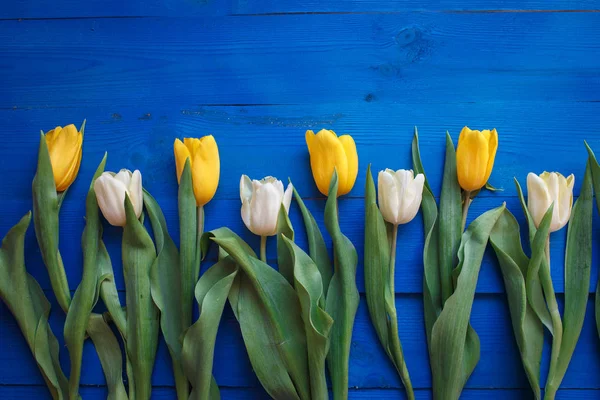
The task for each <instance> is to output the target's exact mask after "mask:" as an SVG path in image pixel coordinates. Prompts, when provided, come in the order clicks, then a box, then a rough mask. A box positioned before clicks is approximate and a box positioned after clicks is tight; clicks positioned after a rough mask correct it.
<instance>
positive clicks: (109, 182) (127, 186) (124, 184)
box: [94, 169, 144, 226]
mask: <svg viewBox="0 0 600 400" xmlns="http://www.w3.org/2000/svg"><path fill="white" fill-rule="evenodd" d="M94 191H95V192H96V198H97V199H98V206H99V207H100V210H101V211H102V214H103V215H104V218H106V220H107V221H108V223H109V224H111V225H113V226H125V224H126V222H127V219H126V216H125V195H127V196H128V197H129V201H131V205H132V206H133V210H134V211H135V215H136V217H138V218H139V217H140V215H142V207H143V204H144V198H143V193H142V174H140V171H138V170H137V169H136V170H135V171H134V172H133V174H132V173H131V171H129V170H127V169H122V170H121V171H119V173H118V174H113V173H112V172H104V173H102V175H100V176H99V177H98V179H96V181H95V182H94Z"/></svg>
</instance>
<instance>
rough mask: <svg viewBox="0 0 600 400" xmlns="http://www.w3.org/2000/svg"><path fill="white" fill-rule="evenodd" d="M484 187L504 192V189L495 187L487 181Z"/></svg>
mask: <svg viewBox="0 0 600 400" xmlns="http://www.w3.org/2000/svg"><path fill="white" fill-rule="evenodd" d="M484 187H485V188H486V190H489V191H490V192H504V189H500V188H497V187H494V186H492V184H491V183H489V182H486V183H485V186H484Z"/></svg>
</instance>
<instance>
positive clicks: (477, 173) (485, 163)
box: [456, 126, 498, 192]
mask: <svg viewBox="0 0 600 400" xmlns="http://www.w3.org/2000/svg"><path fill="white" fill-rule="evenodd" d="M497 149H498V132H496V129H492V130H491V131H489V130H483V131H476V130H471V129H469V128H468V127H467V126H465V127H464V128H463V129H462V131H461V132H460V137H459V138H458V148H457V149H456V168H457V174H458V183H459V184H460V186H461V187H462V188H463V189H464V190H466V191H469V192H471V191H474V190H478V189H481V188H482V187H483V186H484V185H485V184H486V183H487V181H488V179H489V178H490V174H491V173H492V168H493V167H494V158H495V157H496V150H497Z"/></svg>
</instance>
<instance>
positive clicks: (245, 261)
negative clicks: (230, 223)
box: [202, 228, 310, 399]
mask: <svg viewBox="0 0 600 400" xmlns="http://www.w3.org/2000/svg"><path fill="white" fill-rule="evenodd" d="M208 240H212V241H214V242H215V243H217V244H218V245H219V246H220V247H222V248H223V250H225V251H226V252H227V253H228V254H229V255H230V256H231V257H232V258H233V259H234V260H235V262H236V263H237V264H238V266H239V267H240V269H241V272H243V273H240V275H239V276H238V278H236V281H237V284H235V285H234V286H233V288H232V295H230V301H231V305H232V308H233V309H234V312H235V313H236V317H237V318H238V321H239V322H240V327H241V329H242V335H243V336H244V343H245V344H246V349H247V350H248V355H249V356H250V361H251V362H252V366H253V368H254V370H255V372H256V374H257V376H258V378H259V380H260V381H261V383H262V384H263V386H264V387H265V389H266V390H267V392H268V393H269V394H270V395H271V396H272V397H274V398H277V399H292V398H300V399H309V398H310V384H309V378H308V361H307V348H306V338H305V336H304V328H303V324H302V319H301V317H300V304H299V301H298V298H297V296H296V293H295V292H294V289H293V288H292V286H291V285H290V284H289V283H288V282H287V280H286V279H285V278H284V277H283V276H282V275H281V274H280V273H279V272H277V271H276V270H274V269H273V268H271V267H269V266H268V265H267V264H265V263H263V262H262V261H260V260H259V259H257V258H256V255H255V253H254V252H253V251H252V250H251V249H250V247H249V246H248V245H247V244H246V243H245V242H244V241H243V240H242V239H241V238H240V237H239V236H237V235H236V234H235V233H233V232H232V231H231V230H229V229H227V228H220V229H216V230H214V231H211V232H207V233H206V234H204V236H203V238H202V243H203V249H206V247H207V246H208ZM203 251H204V250H203ZM273 352H276V353H278V356H276V355H274V354H266V353H273ZM277 365H279V366H283V371H287V375H288V377H287V378H286V374H285V373H282V371H277V373H275V371H276V370H275V369H273V368H274V367H276V366H277ZM290 383H293V388H295V389H293V390H292V387H290ZM295 392H297V394H294V393H295Z"/></svg>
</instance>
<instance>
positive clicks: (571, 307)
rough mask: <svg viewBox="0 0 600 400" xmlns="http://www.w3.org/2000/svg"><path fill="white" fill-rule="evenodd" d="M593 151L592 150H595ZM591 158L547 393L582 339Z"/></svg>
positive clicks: (570, 239) (570, 247) (569, 249)
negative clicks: (558, 344)
mask: <svg viewBox="0 0 600 400" xmlns="http://www.w3.org/2000/svg"><path fill="white" fill-rule="evenodd" d="M592 155H593V153H592ZM590 164H591V162H589V161H588V164H587V167H586V169H585V176H584V178H583V183H582V185H581V192H580V193H579V198H578V199H577V201H576V202H575V205H573V210H572V212H571V219H570V221H569V227H568V232H567V245H566V251H565V309H564V316H563V326H564V332H563V336H562V342H561V347H560V353H559V356H558V363H557V365H556V374H555V375H554V376H552V375H549V377H548V382H547V383H546V393H551V394H553V393H555V392H556V390H558V387H559V386H560V383H561V382H562V379H563V378H564V376H565V373H566V372H567V367H568V366H569V362H570V361H571V357H572V356H573V351H574V350H575V346H576V345H577V341H578V340H579V334H580V333H581V327H582V326H583V320H584V318H585V310H586V307H587V302H588V298H589V293H588V292H589V287H590V270H591V264H592V208H593V206H592V201H593V200H592V171H591V167H590Z"/></svg>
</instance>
